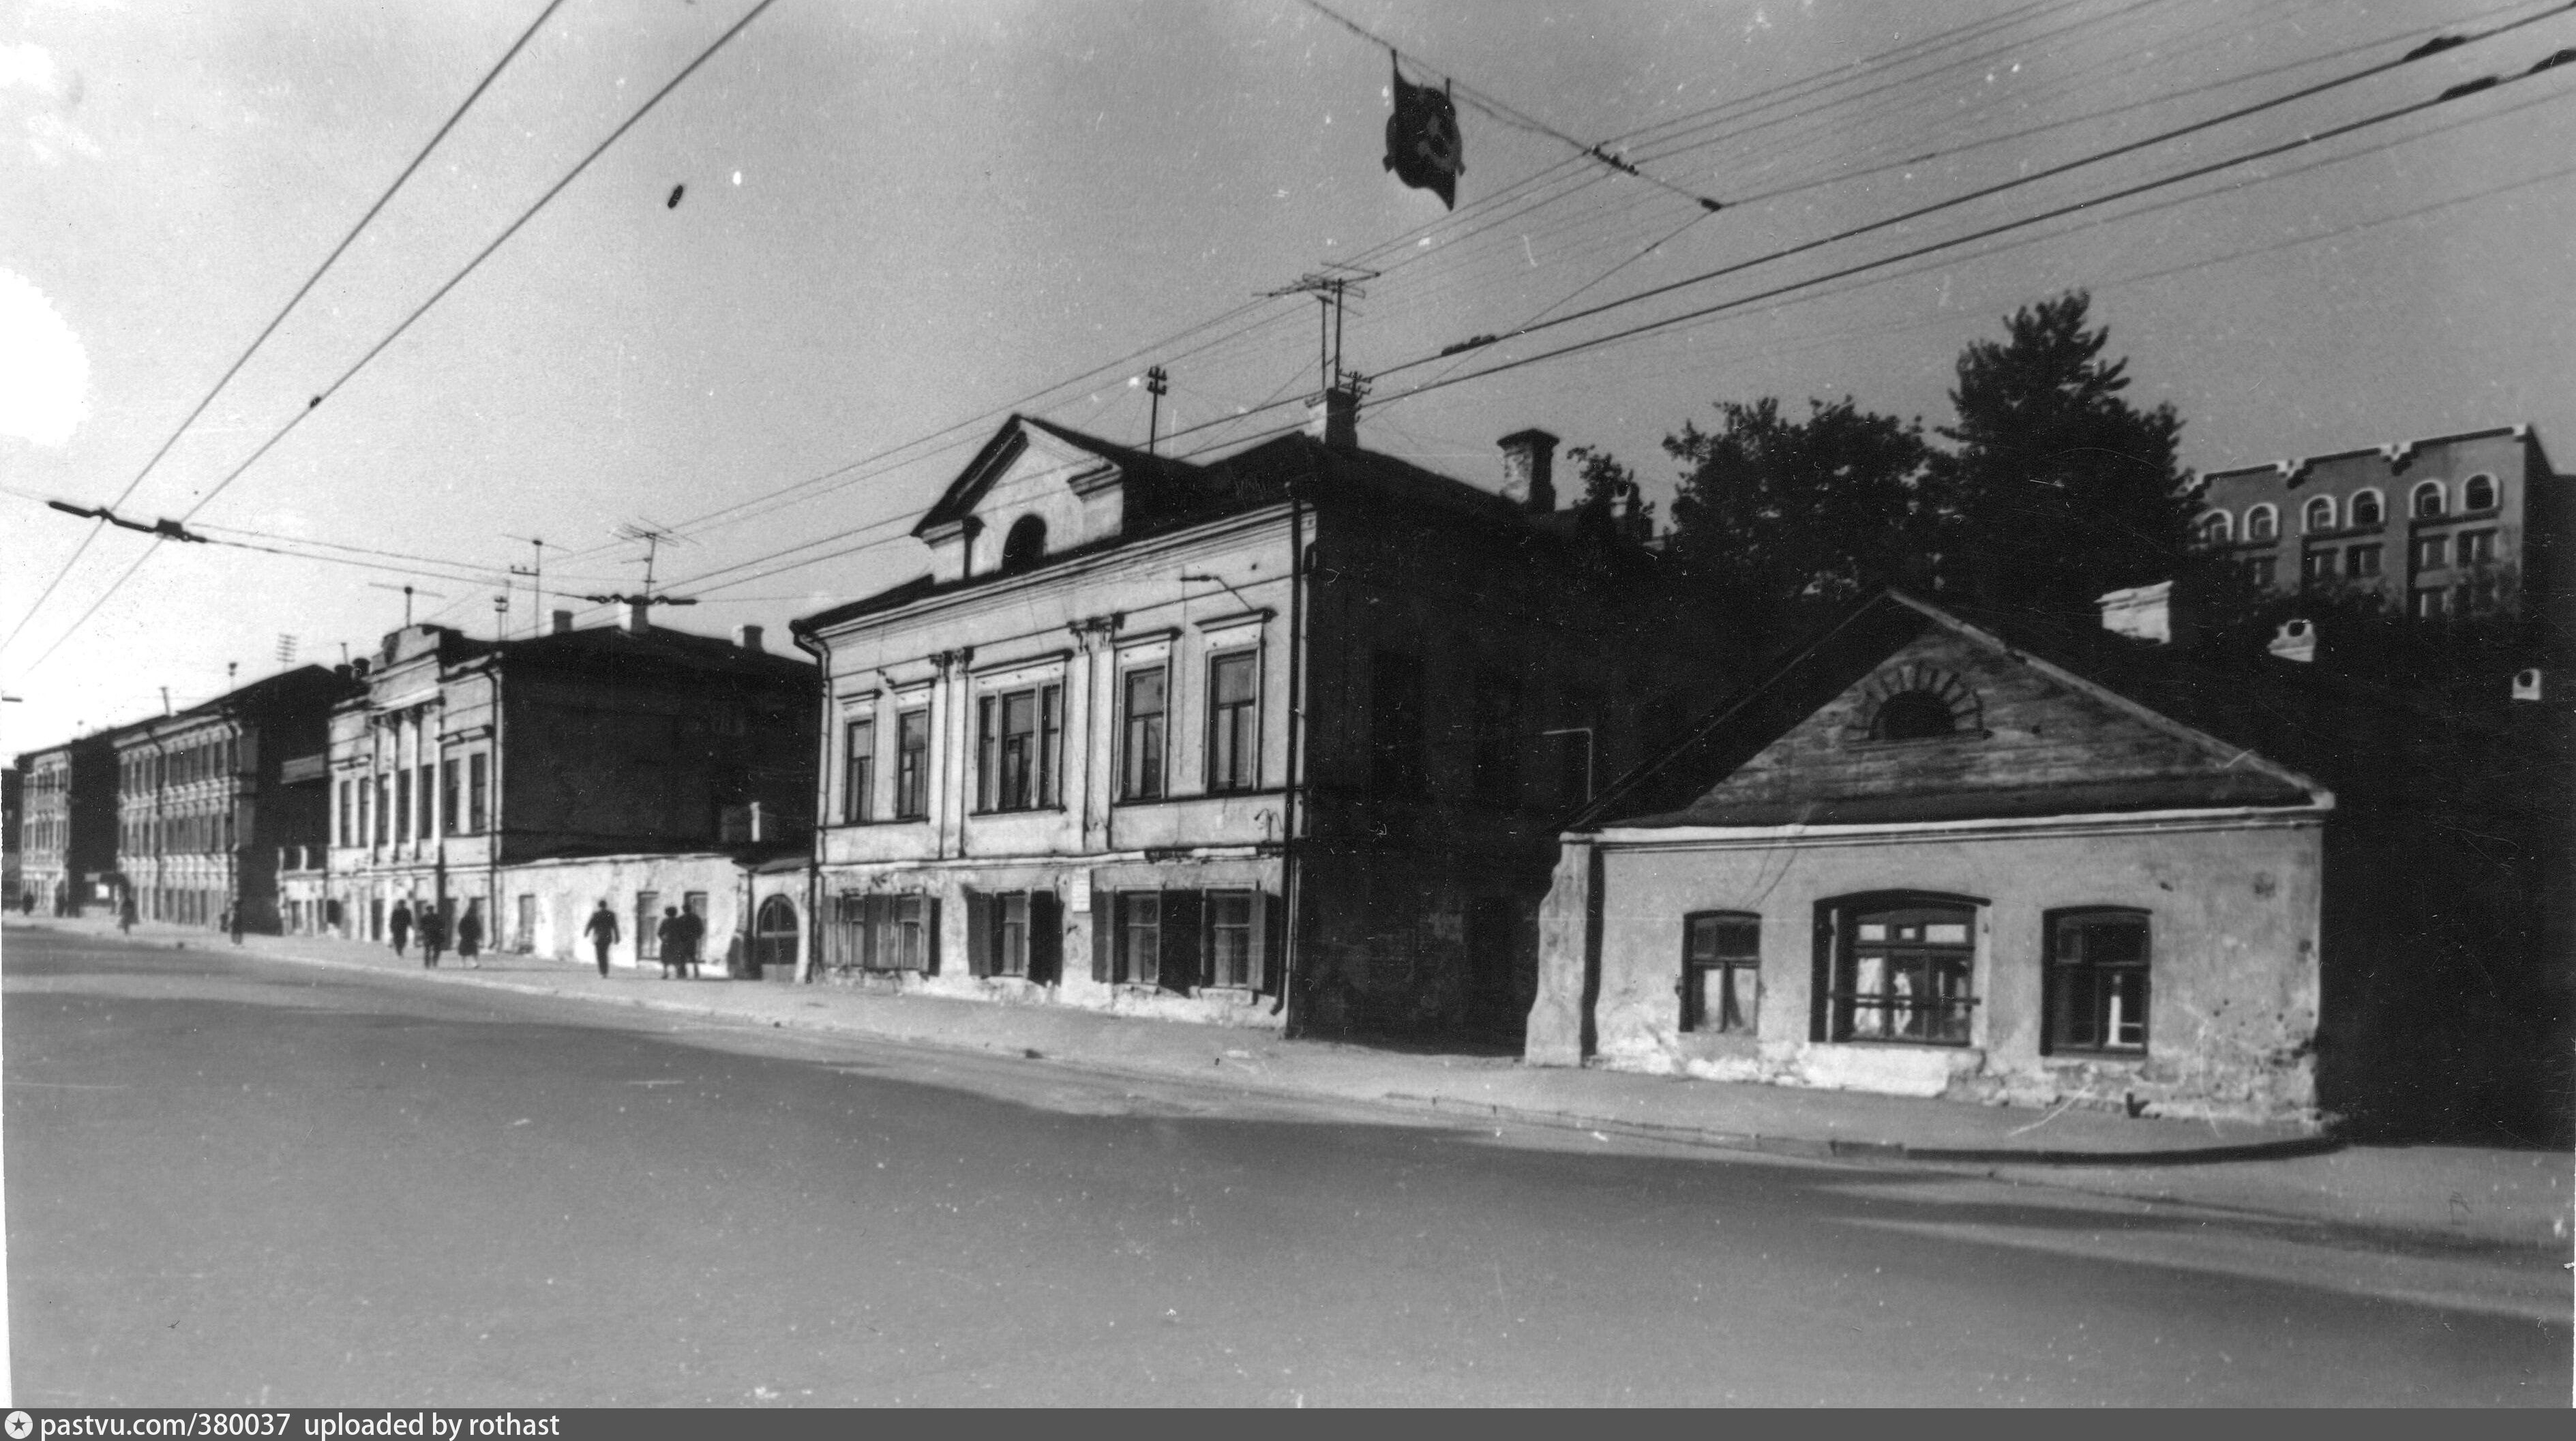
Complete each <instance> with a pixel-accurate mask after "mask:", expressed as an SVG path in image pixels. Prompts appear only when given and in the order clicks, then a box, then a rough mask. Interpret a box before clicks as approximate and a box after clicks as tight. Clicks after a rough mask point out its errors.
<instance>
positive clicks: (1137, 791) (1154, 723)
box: [1118, 655, 1172, 801]
mask: <svg viewBox="0 0 2576 1441" xmlns="http://www.w3.org/2000/svg"><path fill="white" fill-rule="evenodd" d="M1149 678H1150V679H1152V680H1153V681H1154V682H1155V683H1156V684H1157V685H1158V686H1159V687H1160V693H1159V694H1158V695H1157V696H1156V697H1155V705H1154V709H1152V710H1150V711H1141V712H1140V711H1139V710H1138V709H1137V708H1136V685H1137V682H1139V681H1142V680H1146V679H1149ZM1171 768H1172V662H1171V657H1170V656H1168V655H1160V656H1156V657H1154V658H1153V659H1151V660H1138V661H1128V660H1123V659H1122V660H1121V661H1120V662H1119V664H1118V799H1120V800H1121V801H1159V800H1166V799H1169V798H1170V795H1171Z"/></svg>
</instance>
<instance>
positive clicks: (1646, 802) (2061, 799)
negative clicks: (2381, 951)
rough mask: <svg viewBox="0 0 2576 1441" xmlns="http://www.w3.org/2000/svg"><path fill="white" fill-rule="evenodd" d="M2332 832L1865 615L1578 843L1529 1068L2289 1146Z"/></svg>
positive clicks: (2276, 791) (1617, 798)
mask: <svg viewBox="0 0 2576 1441" xmlns="http://www.w3.org/2000/svg"><path fill="white" fill-rule="evenodd" d="M2334 809H2335V798H2334V796H2333V794H2332V793H2331V792H2330V791H2328V790H2327V789H2326V787H2324V786H2323V785H2321V784H2319V783H2318V782H2317V781H2314V780H2312V779H2309V778H2308V777H2307V776H2305V775H2303V774H2300V773H2299V772H2296V771H2293V770H2290V769H2289V768H2287V767H2285V766H2283V765H2281V764H2278V763H2276V762H2274V761H2272V760H2269V759H2267V758H2265V757H2264V756H2262V755H2259V754H2256V753H2255V752H2253V751H2251V750H2249V749H2247V748H2246V747H2245V746H2243V745H2240V744H2235V743H2232V742H2231V741H2229V740H2224V739H2221V738H2219V737H2218V736H2215V735H2212V734H2208V733H2206V732H2204V731H2201V730H2198V729H2195V728H2193V727H2192V726H2189V725H2186V724H2183V723H2182V722H2180V721H2177V720H2175V719H2173V718H2171V717H2170V716H2169V715H2167V714H2164V713H2161V712H2160V711H2158V710H2154V709H2150V708H2148V707H2147V706H2145V705H2143V704H2140V703H2139V702H2137V701H2136V700H2133V699H2130V698H2129V697H2128V696H2126V695H2124V694H2121V693H2119V692H2116V691H2114V690H2112V689H2110V688H2109V687H2107V686H2105V685H2102V684H2099V683H2097V682H2095V681H2093V680H2089V679H2087V678H2086V677H2084V676H2082V675H2078V674H2076V673H2075V672H2073V671H2072V670H2069V669H2066V668H2064V667H2062V666H2060V665H2056V664H2052V663H2051V662H2049V661H2047V660H2044V659H2041V658H2040V657H2038V656H2037V655H2034V654H2031V653H2029V652H2028V651H2027V650H2024V649H2020V648H2017V647H2016V646H2015V645H2014V644H2012V643H2010V642H2008V641H2007V640H2006V639H2005V638H2003V637H2002V636H2001V635H2000V634H1998V633H1996V632H1994V631H1992V630H1989V629H1985V628H1981V627H1980V626H1978V625H1975V624H1971V623H1970V622H1968V621H1967V620H1965V619H1962V618H1961V617H1959V616H1958V615H1955V614H1953V613H1951V612H1949V611H1946V610H1944V609H1943V608H1941V607H1939V606H1936V605H1933V604H1930V603H1927V602H1924V601H1921V600H1917V599H1914V598H1912V597H1909V596H1906V595H1902V594H1897V593H1893V592H1890V593H1885V594H1882V595H1879V596H1877V597H1875V598H1872V599H1870V600H1868V601H1865V602H1863V603H1861V604H1859V605H1857V606H1855V607H1854V608H1852V609H1851V610H1850V611H1848V612H1847V613H1845V614H1844V615H1843V616H1842V617H1841V618H1840V619H1839V620H1838V621H1837V622H1836V623H1835V624H1833V625H1831V626H1829V627H1827V628H1825V629H1824V630H1822V631H1821V632H1820V633H1818V634H1817V635H1816V636H1815V637H1814V638H1812V639H1811V640H1809V641H1807V642H1805V643H1803V644H1801V645H1800V646H1798V647H1797V648H1795V649H1794V650H1793V651H1791V652H1789V653H1788V654H1787V655H1786V656H1785V657H1784V658H1782V659H1780V660H1779V661H1777V662H1776V663H1775V664H1774V665H1773V666H1772V667H1771V668H1770V669H1768V670H1767V671H1766V672H1764V673H1762V675H1761V676H1760V678H1759V679H1758V680H1757V681H1756V682H1755V683H1753V684H1751V685H1749V686H1748V687H1746V688H1745V689H1744V690H1742V691H1740V692H1739V693H1738V694H1737V695H1736V696H1735V697H1734V698H1733V699H1732V700H1731V701H1730V702H1728V703H1727V704H1726V705H1725V706H1724V707H1723V708H1722V709H1720V710H1719V711H1717V712H1716V713H1715V714H1713V715H1711V716H1709V717H1708V718H1706V719H1705V720H1704V721H1702V722H1701V723H1700V724H1699V725H1698V726H1697V727H1696V728H1695V729H1694V730H1693V732H1692V733H1691V734H1690V736H1689V737H1688V738H1687V739H1685V740H1684V741H1683V742H1681V743H1680V744H1679V745H1677V746H1676V747H1675V748H1674V749H1672V750H1671V751H1669V752H1667V753H1666V754H1665V755H1664V756H1663V757H1661V758H1660V759H1658V760H1656V761H1653V762H1650V763H1648V764H1647V765H1645V766H1643V767H1641V768H1639V769H1638V770H1637V771H1635V772H1632V773H1631V774H1630V775H1629V776H1628V777H1626V778H1625V779H1623V780H1622V781H1621V782H1620V783H1619V784H1618V785H1617V786H1615V787H1614V788H1612V789H1611V790H1610V791H1609V792H1608V793H1606V794H1605V795H1604V796H1603V797H1602V799H1601V800H1600V801H1599V802H1597V803H1595V804H1594V805H1593V806H1592V807H1591V808H1590V809H1588V810H1587V811H1585V812H1584V813H1583V814H1582V815H1581V816H1580V817H1578V818H1577V820H1576V821H1575V822H1574V825H1573V829H1571V830H1570V831H1569V832H1567V834H1566V835H1565V836H1564V838H1563V846H1562V850H1561V852H1560V857H1559V861H1558V865H1557V869H1556V875H1555V884H1554V889H1553V890H1552V891H1551V893H1550V895H1549V897H1548V900H1547V903H1546V907H1545V909H1544V911H1543V913H1542V917H1541V932H1542V935H1541V942H1540V981H1539V998H1538V1001H1537V1003H1536V1004H1535V1006H1534V1007H1533V1008H1532V1011H1531V1014H1530V1021H1529V1027H1528V1046H1527V1050H1526V1056H1527V1059H1528V1060H1529V1061H1530V1062H1531V1063H1532V1064H1543V1065H1576V1064H1585V1063H1591V1064H1599V1065H1603V1066H1608V1067H1614V1068H1619V1069H1626V1070H1636V1071H1646V1072H1657V1073H1666V1074H1687V1075H1692V1076H1700V1077H1706V1078H1711V1079H1723V1080H1746V1081H1767V1082H1774V1083H1779V1084H1789V1085H1805V1086H1819V1087H1832V1088H1844V1089H1853V1090H1867V1091H1877V1092H1887V1093H1894V1094H1904V1095H1920V1096H1948V1097H1953V1098H1960V1099H1978V1100H1986V1101H1991V1102H1998V1103H2014V1104H2032V1105H2054V1104H2060V1103H2069V1102H2072V1103H2076V1104H2088V1105H2094V1106H2103V1107H2122V1108H2125V1109H2127V1110H2129V1111H2130V1112H2131V1113H2133V1114H2134V1113H2139V1112H2142V1111H2145V1110H2148V1109H2149V1108H2152V1110H2153V1111H2154V1112H2155V1113H2156V1114H2162V1115H2180V1116H2210V1117H2235V1118H2244V1119H2259V1120H2266V1121H2282V1120H2292V1121H2307V1122H2313V1121H2314V1120H2315V1119H2316V1117H2317V1085H2316V1061H2315V1054H2314V1052H2315V1040H2316V1037H2317V1033H2318V1026H2319V1016H2320V954H2319V938H2320V927H2321V919H2322V916H2323V908H2324V883H2325V877H2324V860H2325V831H2326V828H2327V826H2328V825H2329V824H2330V823H2331V818H2332V816H2333V813H2334Z"/></svg>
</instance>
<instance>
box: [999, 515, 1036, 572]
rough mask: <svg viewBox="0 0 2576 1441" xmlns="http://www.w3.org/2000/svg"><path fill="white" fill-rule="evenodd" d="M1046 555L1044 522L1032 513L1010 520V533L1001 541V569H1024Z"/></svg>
mask: <svg viewBox="0 0 2576 1441" xmlns="http://www.w3.org/2000/svg"><path fill="white" fill-rule="evenodd" d="M1045 555H1046V522H1045V521H1043V520H1040V519H1039V518H1038V517H1036V516H1034V515H1024V516H1021V517H1020V518H1019V519H1018V520H1015V521H1013V522H1011V533H1010V535H1009V536H1008V537H1006V538H1005V539H1004V540H1003V541H1002V569H1003V570H1005V571H1013V570H1026V569H1028V568H1029V567H1030V566H1033V565H1035V564H1037V563H1038V561H1039V560H1040V559H1041V558H1042V557H1044V556H1045Z"/></svg>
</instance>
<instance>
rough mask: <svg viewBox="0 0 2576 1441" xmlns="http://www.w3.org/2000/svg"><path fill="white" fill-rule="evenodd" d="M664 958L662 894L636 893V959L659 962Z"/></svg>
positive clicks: (651, 892)
mask: <svg viewBox="0 0 2576 1441" xmlns="http://www.w3.org/2000/svg"><path fill="white" fill-rule="evenodd" d="M661 958H662V893H661V892H660V891H637V892H636V893H635V959H637V960H639V961H658V960H660V959H661Z"/></svg>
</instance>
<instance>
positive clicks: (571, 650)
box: [478, 626, 820, 684]
mask: <svg viewBox="0 0 2576 1441" xmlns="http://www.w3.org/2000/svg"><path fill="white" fill-rule="evenodd" d="M478 645H479V647H480V648H481V649H482V650H484V651H486V652H497V653H498V654H500V655H501V656H502V657H503V658H504V659H506V660H507V661H509V662H510V663H511V664H514V665H526V664H535V665H550V666H562V667H565V668H568V669H617V670H624V669H629V668H635V667H651V666H675V665H676V666H680V667H684V668H686V669H689V670H693V671H698V672H700V673H703V674H709V675H730V676H738V677H742V678H744V679H758V680H766V681H773V682H789V683H804V684H810V683H812V681H813V679H814V677H815V676H816V675H818V674H819V673H820V672H819V671H818V670H817V668H816V667H815V666H814V665H813V664H812V663H811V662H809V661H804V660H800V659H798V658H796V657H794V656H785V655H773V654H771V653H769V652H767V651H754V650H745V649H743V648H742V647H741V646H738V645H735V644H734V643H733V642H731V641H728V640H723V639H720V638H718V637H715V636H708V635H692V634H690V633H689V632H687V631H683V630H665V629H663V628H661V627H659V626H647V627H646V628H645V629H643V630H640V631H629V630H626V629H625V628H623V627H621V626H594V627H591V628H590V629H588V630H569V631H563V632H560V633H557V634H554V635H541V636H532V637H530V638H528V639H525V640H507V641H497V642H495V641H484V642H479V643H478Z"/></svg>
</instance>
